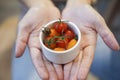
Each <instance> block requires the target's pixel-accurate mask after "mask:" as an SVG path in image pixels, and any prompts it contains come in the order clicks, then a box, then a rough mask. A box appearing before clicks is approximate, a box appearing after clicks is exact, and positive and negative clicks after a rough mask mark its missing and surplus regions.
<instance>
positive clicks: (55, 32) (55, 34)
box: [49, 29, 60, 37]
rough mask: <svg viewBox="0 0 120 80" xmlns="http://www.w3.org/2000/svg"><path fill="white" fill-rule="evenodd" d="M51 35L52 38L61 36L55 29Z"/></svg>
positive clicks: (51, 30) (51, 31)
mask: <svg viewBox="0 0 120 80" xmlns="http://www.w3.org/2000/svg"><path fill="white" fill-rule="evenodd" d="M49 35H50V36H51V37H54V36H59V35H60V34H59V33H58V32H57V31H56V30H55V29H50V34H49Z"/></svg>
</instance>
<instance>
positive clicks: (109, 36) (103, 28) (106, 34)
mask: <svg viewBox="0 0 120 80" xmlns="http://www.w3.org/2000/svg"><path fill="white" fill-rule="evenodd" d="M94 25H95V26H96V30H97V32H98V33H99V35H100V36H101V37H102V39H103V41H104V42H105V43H106V44H107V45H108V47H110V48H111V49H113V50H119V49H120V47H119V44H118V42H117V40H116V39H115V37H114V35H113V33H112V32H111V31H110V29H109V28H108V26H107V25H106V23H105V20H104V19H103V18H102V17H100V18H99V20H98V21H96V22H95V23H94Z"/></svg>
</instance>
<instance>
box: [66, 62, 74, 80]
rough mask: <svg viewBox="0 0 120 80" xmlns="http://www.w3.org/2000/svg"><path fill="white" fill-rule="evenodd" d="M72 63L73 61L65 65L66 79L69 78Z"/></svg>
mask: <svg viewBox="0 0 120 80" xmlns="http://www.w3.org/2000/svg"><path fill="white" fill-rule="evenodd" d="M72 64H73V62H70V63H67V64H65V65H64V80H69V77H70V71H71V68H72Z"/></svg>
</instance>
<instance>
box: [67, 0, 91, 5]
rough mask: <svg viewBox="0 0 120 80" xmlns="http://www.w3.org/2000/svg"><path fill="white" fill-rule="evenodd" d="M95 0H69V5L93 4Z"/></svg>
mask: <svg viewBox="0 0 120 80" xmlns="http://www.w3.org/2000/svg"><path fill="white" fill-rule="evenodd" d="M92 2H93V0H68V1H67V6H72V5H81V4H89V5H90V4H92Z"/></svg>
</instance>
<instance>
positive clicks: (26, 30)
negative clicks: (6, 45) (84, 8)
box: [16, 7, 62, 80]
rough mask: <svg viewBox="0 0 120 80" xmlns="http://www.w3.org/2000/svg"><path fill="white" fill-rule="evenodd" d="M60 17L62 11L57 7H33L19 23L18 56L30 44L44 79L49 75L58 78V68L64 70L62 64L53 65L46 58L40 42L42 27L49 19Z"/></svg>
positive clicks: (32, 54)
mask: <svg viewBox="0 0 120 80" xmlns="http://www.w3.org/2000/svg"><path fill="white" fill-rule="evenodd" d="M53 12H54V14H53ZM59 17H60V12H59V10H58V9H57V8H55V7H49V8H48V7H42V8H41V7H40V8H31V9H30V10H29V11H28V12H27V14H26V15H25V16H24V17H23V19H22V20H21V22H20V23H19V29H18V30H19V31H18V37H17V43H16V53H17V54H16V56H17V57H19V56H21V55H22V54H23V52H24V50H25V47H26V45H28V47H29V50H30V54H31V58H32V61H33V64H34V66H35V68H36V70H37V72H38V74H39V76H40V77H41V78H42V79H43V80H44V79H48V76H49V79H52V78H54V79H57V73H59V72H58V69H57V68H59V70H60V69H61V71H62V67H61V65H56V64H53V65H52V64H51V63H50V62H48V61H47V60H46V59H45V58H44V56H43V55H42V53H41V50H40V49H41V48H40V43H39V32H40V29H41V27H42V26H44V25H45V24H46V23H48V22H49V21H51V20H55V19H58V18H59ZM53 66H54V67H53ZM55 70H56V71H55ZM60 73H61V72H60ZM61 74H62V73H61ZM60 76H61V75H60ZM58 77H59V74H58ZM61 78H62V77H61Z"/></svg>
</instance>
